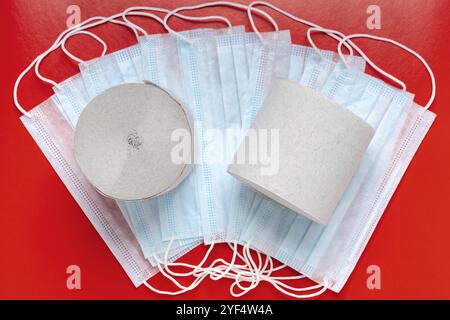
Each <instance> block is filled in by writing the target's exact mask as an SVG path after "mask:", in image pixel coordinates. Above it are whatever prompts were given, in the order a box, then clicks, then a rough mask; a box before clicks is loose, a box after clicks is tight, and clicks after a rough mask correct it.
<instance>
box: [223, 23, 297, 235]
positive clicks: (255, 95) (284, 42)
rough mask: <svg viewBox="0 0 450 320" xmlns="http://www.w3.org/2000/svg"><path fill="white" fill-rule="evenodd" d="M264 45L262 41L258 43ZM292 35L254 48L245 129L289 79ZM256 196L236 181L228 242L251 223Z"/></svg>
mask: <svg viewBox="0 0 450 320" xmlns="http://www.w3.org/2000/svg"><path fill="white" fill-rule="evenodd" d="M259 41H260V42H261V40H259ZM290 48H291V46H290V35H289V32H285V31H282V32H276V33H269V34H266V35H265V38H264V41H263V42H261V43H260V45H258V46H255V47H254V50H253V54H252V57H251V65H250V74H249V77H250V78H249V85H248V91H247V95H248V97H247V98H246V102H247V104H248V105H247V106H246V107H245V109H244V113H243V114H242V119H243V120H242V124H243V128H244V129H245V128H248V127H249V126H250V124H251V122H252V121H253V119H254V117H255V116H256V113H257V111H258V110H259V108H260V107H261V104H262V101H263V99H264V96H265V94H266V91H267V88H268V87H270V84H271V82H272V80H273V79H274V78H275V77H287V74H288V70H289V61H290ZM254 196H255V194H254V192H253V191H251V190H250V189H249V188H247V187H246V186H245V185H243V184H241V183H239V182H237V181H235V182H234V186H233V191H232V193H231V209H230V215H229V224H228V228H227V240H228V241H230V242H232V241H236V240H238V239H239V236H240V232H241V230H242V228H243V226H245V223H246V221H247V219H248V213H249V210H248V208H249V207H250V206H251V204H252V202H253V199H254Z"/></svg>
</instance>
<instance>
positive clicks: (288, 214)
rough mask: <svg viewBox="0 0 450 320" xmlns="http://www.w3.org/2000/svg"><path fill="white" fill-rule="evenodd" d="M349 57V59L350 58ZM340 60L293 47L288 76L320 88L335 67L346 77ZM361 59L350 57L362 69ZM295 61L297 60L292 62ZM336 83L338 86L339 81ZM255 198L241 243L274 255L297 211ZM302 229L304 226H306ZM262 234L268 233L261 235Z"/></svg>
mask: <svg viewBox="0 0 450 320" xmlns="http://www.w3.org/2000/svg"><path fill="white" fill-rule="evenodd" d="M311 57H314V58H311ZM346 58H347V59H350V58H351V57H346ZM338 59H339V55H338V54H337V53H332V52H331V51H320V52H316V51H315V50H313V49H312V48H309V47H301V46H293V50H292V52H291V66H290V70H289V77H290V79H292V80H294V79H295V80H296V81H299V83H300V84H302V85H304V86H307V87H310V88H313V89H315V90H320V88H321V87H322V86H324V85H325V83H326V82H330V85H328V86H331V82H333V83H334V79H333V78H331V77H329V75H330V73H331V72H332V70H334V71H335V72H339V73H340V75H341V76H343V74H344V71H345V70H344V69H343V68H340V65H339V64H337V63H335V62H334V61H336V60H338ZM312 60H315V61H312ZM361 60H362V59H361V58H357V57H354V58H351V61H353V63H352V65H353V66H355V67H356V68H359V69H361V70H363V69H364V62H363V61H364V60H362V61H361ZM293 61H294V63H292V62H293ZM294 68H295V69H294ZM355 70H357V69H355ZM319 79H322V80H319ZM295 80H294V81H295ZM335 84H336V85H337V83H335ZM351 87H352V89H353V90H356V87H355V86H351ZM359 90H360V91H362V90H364V89H363V88H361V89H359ZM374 99H376V97H374ZM374 99H372V100H374ZM373 103H374V101H371V102H370V101H368V102H367V103H366V106H365V107H366V109H368V110H369V111H370V109H371V108H372V106H373ZM369 111H367V112H369ZM253 197H254V198H253V199H254V200H253V202H252V204H251V206H250V207H249V208H248V210H249V215H248V220H247V223H246V227H245V228H244V229H243V233H242V234H241V238H240V241H241V242H242V243H251V244H252V245H253V246H254V247H255V248H257V249H259V250H261V251H262V252H264V253H266V254H269V255H272V256H274V257H275V256H276V253H277V251H278V249H279V248H280V246H281V243H282V242H283V239H284V237H285V236H286V235H287V234H288V232H289V229H290V228H291V225H292V223H294V221H296V217H297V216H298V214H296V213H294V212H292V211H290V210H288V209H285V208H283V207H282V206H280V205H278V204H276V203H274V202H273V201H271V200H269V199H268V198H266V197H264V196H262V195H259V194H257V193H255V195H254V196H253ZM301 220H302V221H303V220H306V219H301ZM299 228H303V226H300V227H299ZM261 234H264V235H265V236H264V237H261V236H259V235H261ZM287 245H290V243H287Z"/></svg>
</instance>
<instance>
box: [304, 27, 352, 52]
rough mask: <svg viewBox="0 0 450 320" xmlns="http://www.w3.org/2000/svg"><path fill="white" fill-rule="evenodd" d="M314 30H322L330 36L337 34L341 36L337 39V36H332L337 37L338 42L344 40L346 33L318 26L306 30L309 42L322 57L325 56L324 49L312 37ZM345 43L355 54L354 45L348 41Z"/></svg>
mask: <svg viewBox="0 0 450 320" xmlns="http://www.w3.org/2000/svg"><path fill="white" fill-rule="evenodd" d="M312 32H322V33H325V34H326V35H328V36H330V35H331V34H336V35H338V36H339V37H338V38H337V39H336V38H335V37H332V38H333V39H335V40H336V41H338V42H340V41H341V40H342V38H344V37H345V34H343V33H342V32H339V31H337V30H333V29H325V28H316V27H311V28H309V29H308V31H307V32H306V37H307V38H308V42H309V44H310V45H311V47H313V49H314V51H316V52H317V53H318V54H319V55H320V56H321V57H322V58H324V56H323V54H322V51H321V50H320V49H319V48H318V47H317V46H316V43H315V42H314V41H313V39H312V37H311V33H312ZM344 45H345V47H346V48H347V49H348V51H349V55H350V56H353V48H352V46H351V45H350V44H349V43H347V42H346V43H344ZM352 45H355V44H354V43H352ZM355 46H356V45H355ZM350 59H351V58H350Z"/></svg>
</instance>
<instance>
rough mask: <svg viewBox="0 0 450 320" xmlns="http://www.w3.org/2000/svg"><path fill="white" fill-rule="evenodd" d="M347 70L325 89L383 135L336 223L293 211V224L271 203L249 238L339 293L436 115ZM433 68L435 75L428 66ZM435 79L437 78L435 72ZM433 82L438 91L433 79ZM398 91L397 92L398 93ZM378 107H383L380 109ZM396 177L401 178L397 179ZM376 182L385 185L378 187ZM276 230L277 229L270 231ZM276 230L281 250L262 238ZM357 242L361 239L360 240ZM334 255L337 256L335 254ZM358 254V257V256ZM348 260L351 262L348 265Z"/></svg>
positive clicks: (375, 142) (260, 212) (255, 221)
mask: <svg viewBox="0 0 450 320" xmlns="http://www.w3.org/2000/svg"><path fill="white" fill-rule="evenodd" d="M390 42H391V41H390ZM410 52H411V51H410ZM416 55H417V54H416ZM364 57H365V56H364ZM365 58H366V57H365ZM366 60H367V58H366ZM426 66H427V65H426ZM339 69H341V70H339ZM342 69H343V68H342V66H340V68H338V69H336V72H334V74H332V76H331V77H330V81H327V82H326V83H325V84H324V85H323V86H322V87H321V88H320V90H321V91H322V92H323V93H324V95H326V96H328V97H329V98H331V99H332V100H335V101H339V103H341V104H342V105H344V106H346V107H347V108H348V109H349V110H351V111H352V112H354V113H356V114H357V115H358V116H360V117H362V118H363V119H366V121H368V122H369V123H370V124H371V125H372V126H373V127H375V128H376V129H377V132H376V136H375V137H374V139H373V140H372V143H371V144H370V146H369V148H368V150H367V152H366V156H365V158H364V159H363V160H362V161H361V165H360V167H359V169H358V171H357V172H356V174H355V176H354V179H353V180H352V183H351V184H350V186H349V188H348V189H347V192H346V194H344V196H343V197H342V199H341V202H340V203H339V205H338V208H337V209H336V211H335V214H334V215H333V217H332V220H331V221H330V223H329V224H328V225H327V226H326V227H323V226H320V225H318V224H316V223H313V222H311V221H309V220H308V219H306V218H304V217H301V216H295V215H296V214H295V213H293V212H291V213H290V215H292V216H294V219H295V220H294V222H293V223H292V221H291V218H290V217H289V213H288V214H286V212H283V210H282V208H280V207H279V206H278V205H276V204H275V203H273V202H271V201H270V200H267V201H266V202H265V203H259V204H258V205H254V206H253V208H254V210H256V211H257V213H256V214H255V216H254V219H253V221H252V222H251V224H253V225H254V226H255V229H256V230H254V232H251V233H252V237H250V238H249V239H247V241H250V242H251V243H252V245H255V244H256V247H257V248H258V249H261V250H263V251H265V252H268V253H270V252H272V254H273V253H275V252H276V253H275V254H278V258H279V259H280V260H281V261H282V262H284V263H286V264H289V265H290V266H292V267H293V268H294V269H296V270H297V271H299V272H302V273H303V274H305V275H307V276H308V277H310V278H312V279H313V280H315V281H317V282H318V283H325V284H326V285H329V287H330V288H331V289H332V290H335V291H339V290H340V289H341V288H342V286H343V284H344V283H345V281H346V279H347V278H348V276H349V273H350V272H351V270H352V268H353V267H354V265H355V264H356V261H357V258H358V256H357V255H359V254H361V252H362V250H363V247H364V245H365V242H367V240H368V238H369V237H370V234H371V232H372V231H373V228H374V225H375V223H376V222H375V221H377V220H378V219H379V217H380V216H381V214H382V211H383V209H384V207H385V206H386V205H387V202H388V199H389V198H390V196H391V195H392V193H393V191H394V190H395V187H396V184H395V182H394V181H395V180H397V183H398V181H399V179H400V177H401V175H402V174H403V172H404V170H406V166H407V163H408V160H406V159H407V158H408V157H409V160H410V159H411V157H412V155H413V154H414V153H415V151H416V150H417V147H418V145H419V143H420V141H421V140H422V139H423V137H424V135H425V134H426V131H427V130H428V128H429V126H430V125H431V123H432V122H433V120H434V115H433V114H432V113H429V112H427V111H423V110H421V109H419V108H418V107H417V106H413V104H412V96H411V95H410V94H407V93H404V92H398V91H397V92H395V91H396V90H392V89H390V88H389V86H387V85H385V84H383V83H382V82H381V81H379V80H376V79H373V78H371V77H369V76H367V75H363V74H359V73H358V72H351V71H349V70H343V71H342ZM427 69H428V70H429V67H428V66H427ZM429 71H430V70H429ZM430 75H431V76H432V73H431V71H430ZM300 79H301V78H300ZM432 80H433V88H434V78H433V76H432ZM300 81H301V80H300ZM392 91H394V93H393V94H392ZM433 95H434V89H433ZM433 95H432V99H433ZM386 98H387V99H386ZM432 99H431V100H430V101H432ZM386 100H387V101H388V103H386ZM378 105H379V108H377V107H378ZM418 110H419V111H418ZM408 114H409V118H411V119H410V120H409V121H407V120H406V119H408ZM424 114H426V116H424ZM405 120H406V122H405ZM411 123H414V125H411ZM416 125H417V126H418V127H419V130H417V131H416V130H415V126H416ZM408 127H410V128H411V129H408ZM405 131H406V132H408V133H409V134H411V135H415V137H414V138H413V139H412V140H413V141H414V143H409V140H410V137H407V136H402V134H404V133H405ZM395 132H397V134H396V133H395ZM396 148H397V149H396ZM403 148H406V149H407V151H406V153H407V154H409V156H404V155H403V152H404V149H403ZM395 149H396V150H395ZM402 157H405V159H403V160H401V161H400V162H402V164H401V165H399V167H398V168H395V165H396V164H395V163H396V161H397V160H398V159H401V158H402ZM374 163H377V164H378V167H380V168H383V169H380V170H379V171H376V169H374V167H373V165H374ZM369 172H370V173H372V172H374V178H372V179H370V178H369V176H370V174H369ZM394 172H395V178H394V177H392V178H391V176H392V175H393V174H394ZM386 180H387V181H389V182H386ZM374 181H376V182H374ZM376 183H379V184H381V185H376ZM383 183H386V184H387V185H388V186H387V189H388V190H390V194H389V192H386V196H385V198H384V200H383V201H384V202H383V203H384V205H379V204H377V202H378V201H380V200H379V194H377V192H374V190H380V188H381V189H383V188H384V185H383ZM390 183H391V184H390ZM357 194H358V195H359V197H358V196H357ZM367 199H370V200H369V203H370V204H371V205H370V206H367V205H366V202H367ZM364 207H365V208H367V207H369V208H380V207H382V208H383V209H377V210H378V211H376V212H374V213H373V217H372V218H371V219H369V218H368V217H367V212H368V211H370V210H371V209H368V210H361V208H364ZM255 208H256V209H255ZM353 208H357V209H353ZM359 210H361V211H359ZM268 212H270V213H271V214H274V216H275V218H272V219H273V220H275V223H270V220H267V219H270V218H271V217H270V214H268ZM271 225H272V228H274V229H273V230H271V229H270V226H271ZM273 226H275V227H273ZM274 230H277V231H280V232H279V233H278V234H279V235H280V237H278V240H279V239H283V235H284V234H286V236H285V238H284V240H283V241H282V242H281V246H280V248H278V249H277V244H278V242H275V246H274V245H273V243H274V241H273V239H272V238H271V239H269V241H267V239H266V238H264V239H263V238H262V237H261V236H258V235H260V234H277V233H274ZM350 230H352V231H350ZM352 233H353V235H352ZM357 238H359V239H361V240H360V241H359V242H357V241H355V239H357ZM258 239H259V240H258ZM343 248H347V249H346V250H348V251H344V253H345V254H346V255H345V254H342V253H343ZM329 250H331V251H333V252H334V253H333V254H330V251H329ZM277 251H278V252H277ZM356 252H358V253H357V254H356ZM318 257H320V258H318ZM338 259H339V261H338ZM325 261H326V262H325ZM348 261H351V262H350V263H348ZM318 270H320V271H318ZM331 270H333V271H331Z"/></svg>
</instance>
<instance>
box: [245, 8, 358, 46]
mask: <svg viewBox="0 0 450 320" xmlns="http://www.w3.org/2000/svg"><path fill="white" fill-rule="evenodd" d="M257 5H262V6H266V7H269V8H271V9H273V10H275V11H276V12H278V13H281V14H282V15H284V16H286V17H288V18H290V19H292V20H294V21H297V22H300V23H302V24H304V25H307V26H310V27H315V28H322V27H321V26H319V25H317V24H315V23H313V22H311V21H308V20H305V19H302V18H299V17H297V16H294V15H293V14H291V13H289V12H287V11H285V10H283V9H281V8H279V7H277V6H275V5H273V4H270V3H268V2H265V1H253V2H251V3H250V4H249V5H248V9H247V15H248V19H249V20H250V24H251V26H252V28H253V31H254V32H255V33H256V35H257V36H258V37H259V38H260V39H261V41H264V38H263V36H262V35H261V32H259V30H258V28H257V27H256V24H255V22H254V21H253V15H252V9H255V8H253V7H254V6H257ZM329 36H330V37H332V38H334V39H336V40H337V41H340V40H341V38H339V37H338V36H336V35H335V34H332V33H330V34H329ZM348 49H349V51H350V52H352V51H351V48H348Z"/></svg>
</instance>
